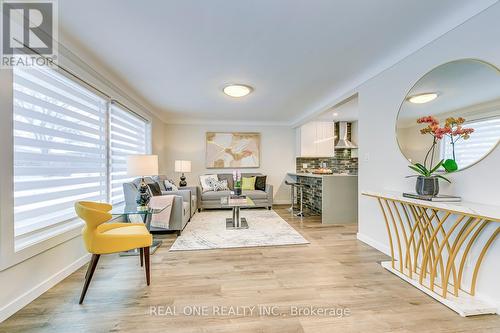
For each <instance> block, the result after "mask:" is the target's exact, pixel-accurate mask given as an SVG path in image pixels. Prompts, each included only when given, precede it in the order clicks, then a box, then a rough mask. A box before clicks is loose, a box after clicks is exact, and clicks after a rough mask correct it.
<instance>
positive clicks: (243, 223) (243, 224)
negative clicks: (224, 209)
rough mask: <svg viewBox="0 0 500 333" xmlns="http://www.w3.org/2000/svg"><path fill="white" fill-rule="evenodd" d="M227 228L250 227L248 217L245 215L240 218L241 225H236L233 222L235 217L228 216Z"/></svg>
mask: <svg viewBox="0 0 500 333" xmlns="http://www.w3.org/2000/svg"><path fill="white" fill-rule="evenodd" d="M226 229H248V223H247V219H246V218H244V217H242V218H240V225H239V226H235V225H234V223H233V219H232V218H230V217H228V218H227V219H226Z"/></svg>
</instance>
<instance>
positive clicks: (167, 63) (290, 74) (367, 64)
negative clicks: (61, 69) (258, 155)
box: [59, 0, 496, 124]
mask: <svg viewBox="0 0 500 333" xmlns="http://www.w3.org/2000/svg"><path fill="white" fill-rule="evenodd" d="M494 2H496V0H476V1H470V0H439V1H421V0H413V1H401V0H377V1H373V0H354V1H353V0H351V1H348V0H342V1H341V0H251V1H244V0H241V1H227V0H210V1H203V0H198V1H195V0H183V1H179V0H178V1H173V0H172V1H165V0H163V1H161V0H149V1H139V0H127V1H125V0H106V1H102V0H85V1H82V0H63V1H59V17H60V21H59V22H60V28H61V29H62V31H63V32H64V35H65V36H69V38H70V39H72V40H73V41H74V42H75V44H81V45H82V46H83V47H85V48H86V49H88V50H90V51H91V52H92V53H93V55H92V56H95V57H96V58H97V59H99V61H100V62H101V63H102V64H103V65H104V66H105V67H107V68H108V69H109V70H110V71H112V72H113V73H115V74H116V75H117V76H118V77H120V78H121V79H122V80H124V82H125V83H126V84H127V85H129V86H131V87H132V88H133V89H134V90H135V91H137V92H138V94H139V95H141V96H142V97H144V99H145V100H147V101H148V102H149V103H150V104H151V105H153V106H154V107H155V108H156V109H157V110H156V111H160V112H162V113H163V114H164V119H167V120H168V121H170V122H199V121H228V122H230V121H248V122H265V123H287V124H290V123H293V122H294V121H297V120H298V119H301V118H302V117H303V116H304V115H306V114H310V113H311V112H314V111H315V110H317V109H318V107H320V106H321V105H322V104H323V103H324V102H325V101H328V100H329V98H331V96H334V95H335V94H336V93H337V92H340V91H342V90H345V89H346V87H348V86H349V85H352V84H353V82H355V81H356V79H358V78H360V77H362V76H363V74H364V73H369V72H373V69H374V68H379V67H380V65H381V64H383V63H387V59H392V58H394V57H395V56H398V55H401V56H402V55H403V53H404V52H402V50H406V49H410V48H411V47H414V44H415V41H420V42H422V38H423V37H422V36H424V37H430V36H433V34H432V32H435V31H440V33H443V32H445V31H446V29H449V28H450V27H449V26H448V27H445V26H444V23H447V24H448V25H451V24H453V25H456V24H458V23H461V22H462V21H463V20H465V19H466V18H467V17H470V16H472V15H473V14H475V13H477V12H478V11H480V10H482V9H484V8H486V7H487V6H489V5H491V4H492V3H494ZM443 29H444V30H443ZM435 37H436V36H434V37H433V38H435ZM428 41H429V40H426V42H428ZM412 45H413V46H412ZM234 82H236V83H244V84H248V85H251V86H253V87H254V88H255V91H254V92H253V93H252V94H250V95H248V96H247V97H244V98H241V99H233V98H230V97H227V96H225V95H224V94H223V93H222V92H221V88H222V87H223V86H224V84H227V83H234ZM349 88H353V87H349Z"/></svg>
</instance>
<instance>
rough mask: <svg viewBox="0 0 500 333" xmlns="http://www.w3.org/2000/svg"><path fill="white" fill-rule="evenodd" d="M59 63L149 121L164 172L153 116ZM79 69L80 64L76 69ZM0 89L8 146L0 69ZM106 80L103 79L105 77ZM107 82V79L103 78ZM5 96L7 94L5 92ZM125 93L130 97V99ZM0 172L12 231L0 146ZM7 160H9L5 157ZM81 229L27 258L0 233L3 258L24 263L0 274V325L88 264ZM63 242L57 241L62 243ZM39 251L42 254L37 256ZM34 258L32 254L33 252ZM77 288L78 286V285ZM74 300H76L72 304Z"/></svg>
mask: <svg viewBox="0 0 500 333" xmlns="http://www.w3.org/2000/svg"><path fill="white" fill-rule="evenodd" d="M71 51H72V52H73V53H75V54H78V55H79V56H80V57H82V58H84V59H85V52H84V51H82V50H79V49H77V48H75V47H72V48H71ZM59 59H60V61H61V64H63V65H64V66H65V67H67V68H68V69H71V70H72V71H73V72H74V73H76V74H78V75H79V76H80V77H82V78H84V79H85V80H87V81H88V82H91V83H92V84H94V85H95V86H96V87H98V88H99V89H101V90H102V91H104V92H105V93H107V94H109V95H111V96H112V97H113V98H115V99H118V100H120V101H121V102H123V103H125V104H126V105H127V106H129V107H131V108H132V109H135V108H138V110H137V111H139V112H140V113H142V114H143V115H145V116H147V117H149V118H150V119H151V120H152V147H153V153H155V154H158V155H159V159H160V161H161V162H160V165H159V167H160V171H162V172H165V171H166V164H164V161H165V158H164V153H165V152H164V123H163V121H161V120H160V119H159V118H158V117H156V116H155V115H154V114H151V113H147V112H146V111H145V110H144V109H145V108H141V107H140V106H141V104H139V103H138V102H137V101H136V100H135V99H131V98H130V97H129V96H130V95H133V92H130V90H129V89H128V88H127V87H126V86H124V85H122V84H121V82H120V81H118V80H117V79H116V78H114V77H113V79H114V80H113V81H112V83H113V84H114V85H116V87H115V88H119V89H120V91H115V90H114V89H113V87H109V86H107V85H106V84H105V83H104V82H102V81H100V80H99V79H98V78H97V79H96V77H94V76H92V74H89V72H87V70H88V68H84V67H80V66H79V65H78V64H77V63H78V62H76V63H75V62H73V61H70V60H69V59H66V58H64V57H61V56H60V57H59ZM80 65H82V64H80ZM90 65H91V67H92V68H93V69H95V70H96V71H99V73H105V71H104V70H101V68H102V67H100V65H99V64H97V63H94V62H93V63H91V64H90ZM0 71H1V73H0V74H1V75H0V89H1V91H2V92H3V93H2V94H1V95H2V97H3V98H2V99H0V102H1V104H0V106H2V107H1V108H0V110H1V113H0V116H1V117H2V119H4V120H5V121H4V122H3V123H2V127H5V128H2V131H0V141H2V142H3V143H4V144H9V143H12V121H8V119H12V94H11V93H10V92H11V91H12V75H11V74H10V73H11V71H8V70H4V69H2V70H0ZM106 77H107V76H106ZM107 78H108V77H107ZM7 92H9V93H7ZM129 92H130V94H129ZM0 151H1V152H2V154H1V157H2V160H1V166H2V167H1V168H0V198H1V200H2V202H1V207H2V211H1V215H0V217H1V220H0V224H1V225H0V227H1V228H0V230H1V231H4V230H12V225H11V224H12V223H13V221H12V213H11V210H12V205H11V202H12V173H11V169H12V154H11V153H10V152H11V151H12V148H11V147H10V146H9V147H2V149H0ZM9 156H10V158H9ZM80 228H81V227H78V228H77V229H74V230H72V231H71V232H69V233H67V234H64V235H60V236H58V238H59V239H57V241H58V242H55V241H56V240H55V239H52V240H51V241H50V242H45V243H41V244H37V247H38V249H37V250H36V251H35V249H30V251H29V252H30V253H29V254H28V255H23V254H22V253H19V252H18V253H14V250H13V248H14V243H13V239H10V238H9V239H5V237H6V236H7V235H5V233H4V234H2V233H1V232H0V237H1V238H0V243H1V244H0V249H1V251H2V255H8V256H9V258H7V259H8V260H5V261H17V258H15V257H20V256H21V257H22V258H21V259H25V257H26V258H27V259H25V260H23V261H21V262H19V263H18V264H16V265H13V266H10V267H8V268H6V269H4V270H1V271H0V286H1V287H0V290H1V292H0V322H2V321H3V320H5V319H6V318H8V317H9V316H10V315H12V314H13V313H15V312H16V311H18V310H19V309H21V308H22V307H24V306H25V305H27V304H28V303H30V302H31V301H33V300H34V299H35V298H37V297H38V296H39V295H41V294H42V293H44V292H45V291H47V290H48V289H50V288H51V287H52V286H54V285H55V284H57V283H58V282H60V281H61V280H62V279H64V278H65V277H66V276H68V275H70V274H71V273H73V272H74V271H75V270H77V269H78V268H80V267H81V266H82V265H84V264H86V263H87V261H88V260H89V255H88V253H87V251H86V250H85V248H84V246H83V241H82V238H81V236H80ZM61 241H62V242H61ZM39 250H40V251H42V252H39ZM31 252H33V253H39V254H35V255H32V254H33V253H31ZM79 287H80V286H79ZM76 302H77V300H76V299H75V303H76Z"/></svg>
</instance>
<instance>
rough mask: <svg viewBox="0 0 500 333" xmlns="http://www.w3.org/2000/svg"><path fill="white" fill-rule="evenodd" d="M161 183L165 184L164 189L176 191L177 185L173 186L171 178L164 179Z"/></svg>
mask: <svg viewBox="0 0 500 333" xmlns="http://www.w3.org/2000/svg"><path fill="white" fill-rule="evenodd" d="M163 184H164V185H165V190H166V191H177V190H178V189H179V188H178V187H177V186H175V184H174V182H173V181H171V180H168V179H167V180H165V181H164V182H163Z"/></svg>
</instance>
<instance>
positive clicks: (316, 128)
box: [297, 121, 335, 157]
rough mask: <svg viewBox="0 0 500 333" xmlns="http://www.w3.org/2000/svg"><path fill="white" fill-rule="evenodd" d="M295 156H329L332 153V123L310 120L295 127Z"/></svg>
mask: <svg viewBox="0 0 500 333" xmlns="http://www.w3.org/2000/svg"><path fill="white" fill-rule="evenodd" d="M297 136H298V140H297V145H298V147H297V156H302V157H329V156H333V155H334V142H335V140H334V124H333V122H326V121H311V122H309V123H307V124H304V125H302V126H301V127H300V128H298V129H297Z"/></svg>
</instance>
